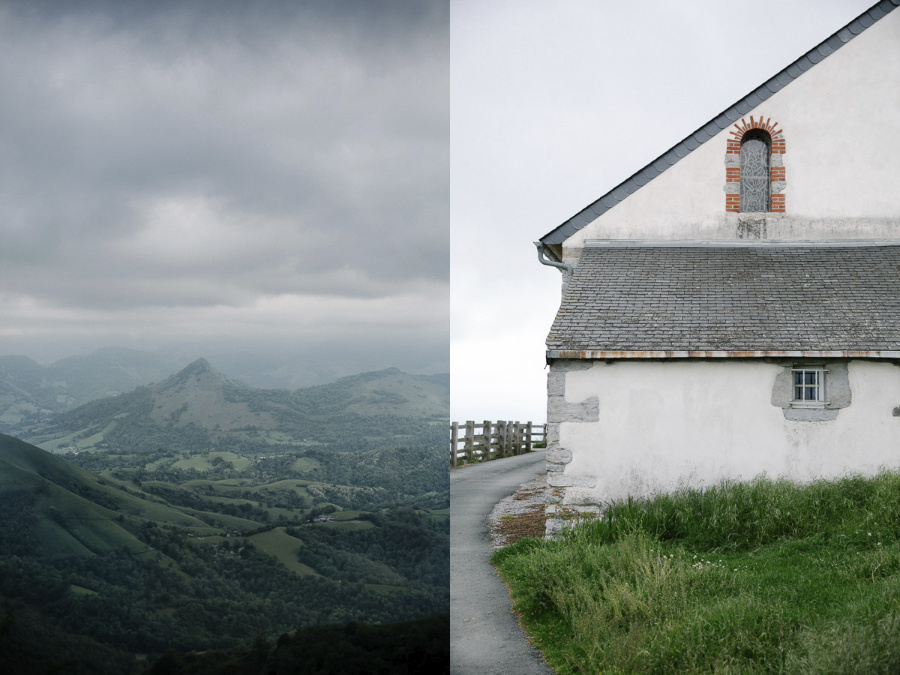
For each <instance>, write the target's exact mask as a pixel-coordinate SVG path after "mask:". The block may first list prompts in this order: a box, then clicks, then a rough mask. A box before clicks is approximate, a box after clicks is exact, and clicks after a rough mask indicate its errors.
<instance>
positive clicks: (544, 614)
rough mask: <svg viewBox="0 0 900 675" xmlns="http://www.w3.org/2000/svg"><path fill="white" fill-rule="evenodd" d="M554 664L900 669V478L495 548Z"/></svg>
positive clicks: (690, 505)
mask: <svg viewBox="0 0 900 675" xmlns="http://www.w3.org/2000/svg"><path fill="white" fill-rule="evenodd" d="M493 562H494V564H495V565H496V566H497V567H498V569H499V570H500V572H501V574H502V575H503V577H504V579H505V580H506V581H507V583H508V584H509V586H510V591H511V594H512V597H513V599H514V602H515V609H516V611H517V612H518V613H519V615H520V618H521V621H522V623H523V625H524V626H525V627H526V629H527V630H528V632H529V635H530V636H531V638H532V641H533V642H534V643H535V645H536V646H537V647H539V648H541V649H543V650H544V654H545V657H546V658H547V660H548V662H549V663H550V664H551V665H553V666H554V668H556V670H557V672H558V673H685V672H696V673H701V672H702V673H707V672H717V673H897V672H900V474H897V473H884V474H881V475H879V476H877V477H875V478H870V479H866V478H862V477H849V478H845V479H842V480H838V481H832V482H827V481H819V482H816V483H813V484H810V485H806V486H796V485H793V484H791V483H789V482H787V481H770V480H762V479H759V480H755V481H753V482H751V483H746V484H742V483H723V484H722V485H719V486H717V487H715V488H712V489H708V490H703V491H689V490H685V491H681V492H679V493H676V494H673V495H669V496H664V497H659V498H657V499H654V500H651V501H646V502H641V501H629V502H626V503H622V504H615V505H610V506H609V508H608V509H607V510H606V512H605V514H604V516H603V517H602V518H598V519H596V520H595V521H593V522H588V523H585V524H583V525H581V526H580V527H578V528H575V529H572V530H569V531H566V532H565V533H564V534H563V535H562V536H561V537H560V538H559V539H557V540H556V541H536V540H524V541H522V542H519V543H518V544H515V545H513V546H511V547H509V548H507V549H504V550H502V551H499V552H498V553H497V554H495V556H494V558H493Z"/></svg>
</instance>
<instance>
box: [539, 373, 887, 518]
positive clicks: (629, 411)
mask: <svg viewBox="0 0 900 675" xmlns="http://www.w3.org/2000/svg"><path fill="white" fill-rule="evenodd" d="M782 370H783V366H780V365H777V364H771V363H760V362H751V361H733V362H728V361H724V362H723V361H719V362H708V361H706V362H704V361H687V362H673V361H669V362H646V361H644V362H638V361H618V362H613V363H611V364H606V363H603V362H597V363H595V364H594V365H593V366H592V367H591V368H590V369H588V370H581V371H578V370H576V371H571V372H568V373H566V381H565V399H566V401H567V402H569V403H573V404H577V403H581V402H583V401H585V400H586V399H588V398H591V397H595V396H596V397H598V399H599V412H600V419H599V421H598V422H563V423H561V424H560V427H559V447H560V448H561V449H562V450H563V451H566V450H569V451H571V452H572V460H571V462H570V463H569V464H567V465H566V467H565V471H564V472H563V473H562V474H560V477H561V478H563V482H566V481H565V479H570V478H572V477H578V478H579V480H578V483H580V484H581V485H585V484H587V485H590V484H591V483H594V485H593V486H592V487H584V486H582V487H567V488H566V489H565V495H564V498H563V500H562V503H563V504H570V505H591V504H604V503H606V502H607V501H609V500H610V499H613V500H615V499H624V498H625V497H627V496H628V495H632V496H639V497H646V496H650V495H652V494H656V493H662V492H669V491H672V490H674V489H676V488H678V487H679V486H681V485H690V486H691V487H703V486H708V485H712V484H715V483H717V482H719V481H720V480H722V479H723V478H733V479H739V480H749V479H751V478H753V477H754V476H757V475H759V474H766V475H768V476H770V477H772V478H777V477H779V476H784V477H787V478H789V479H791V480H795V481H808V480H811V479H814V478H818V477H837V476H841V475H844V474H847V473H853V472H860V473H864V474H872V473H874V472H876V471H878V469H879V468H881V467H894V468H898V467H900V417H894V416H893V415H892V409H893V408H894V407H895V406H898V405H900V367H897V366H894V365H891V364H889V363H882V362H870V361H851V362H850V364H849V367H848V372H849V379H850V388H851V392H852V403H851V404H850V406H849V407H848V408H845V409H842V410H841V411H840V412H839V414H838V416H837V419H835V420H832V421H827V422H791V421H787V420H785V418H784V414H783V412H782V409H781V408H779V407H775V406H773V405H772V403H771V400H772V388H773V385H774V383H775V377H776V375H777V374H778V373H779V372H781V371H782ZM552 478H553V476H552V475H551V479H552Z"/></svg>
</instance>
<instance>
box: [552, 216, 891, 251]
mask: <svg viewBox="0 0 900 675" xmlns="http://www.w3.org/2000/svg"><path fill="white" fill-rule="evenodd" d="M898 224H900V222H898ZM535 244H538V245H539V244H540V242H535ZM584 245H585V247H586V248H587V247H590V248H775V247H777V248H848V247H864V246H900V239H791V240H785V239H585V241H584Z"/></svg>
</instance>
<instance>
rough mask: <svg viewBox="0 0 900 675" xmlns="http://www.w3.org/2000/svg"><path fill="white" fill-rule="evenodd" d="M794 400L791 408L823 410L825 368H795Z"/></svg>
mask: <svg viewBox="0 0 900 675" xmlns="http://www.w3.org/2000/svg"><path fill="white" fill-rule="evenodd" d="M792 372H793V374H794V398H793V399H792V400H791V407H794V408H823V407H825V404H826V403H827V401H826V400H825V373H826V372H827V371H826V370H825V369H824V368H821V367H818V368H817V367H814V366H807V367H805V368H794V369H793V370H792Z"/></svg>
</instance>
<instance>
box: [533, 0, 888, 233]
mask: <svg viewBox="0 0 900 675" xmlns="http://www.w3.org/2000/svg"><path fill="white" fill-rule="evenodd" d="M898 5H900V0H880V1H879V2H877V3H876V4H874V5H872V6H871V7H869V9H867V10H866V11H864V12H863V13H862V14H860V15H859V16H857V17H856V18H855V19H853V20H852V21H850V22H849V23H848V24H847V25H845V26H844V27H842V28H840V29H839V30H837V31H836V32H834V33H833V34H831V35H830V36H828V37H827V38H825V39H824V40H823V41H822V42H820V43H819V44H818V45H816V46H815V47H813V48H812V49H810V50H809V51H808V52H806V53H805V54H803V55H802V56H801V57H800V58H798V59H796V60H795V61H793V62H791V63H790V64H788V66H787V67H785V68H783V69H782V70H780V71H779V72H777V73H776V74H775V75H773V76H772V77H770V78H769V79H768V80H766V81H765V82H763V83H762V84H761V85H759V86H758V87H756V89H754V90H753V91H751V92H750V93H749V94H747V95H746V96H744V97H743V98H741V99H740V100H738V101H737V102H735V103H733V104H732V105H730V106H729V107H728V108H726V109H725V110H723V111H722V112H721V113H719V114H718V115H716V116H715V117H713V118H712V119H711V120H709V121H708V122H707V123H706V124H703V125H701V126H700V128H699V129H697V130H696V131H694V132H692V133H690V134H688V135H687V137H685V138H684V139H683V140H681V141H680V142H678V143H676V144H675V145H673V146H672V147H671V148H669V149H668V150H666V151H665V152H664V153H663V154H661V155H660V156H659V157H657V158H656V159H654V160H653V161H651V162H650V163H649V164H647V165H646V166H644V167H643V168H642V169H639V170H638V171H636V172H635V173H633V174H632V175H631V176H629V177H628V178H626V179H625V180H624V181H622V182H621V183H619V184H618V185H617V186H615V187H614V188H613V189H612V190H610V191H609V192H607V193H606V194H604V195H602V196H601V197H600V198H598V199H596V200H594V201H593V202H591V203H590V204H588V205H587V206H586V207H584V208H583V209H581V210H580V211H579V212H578V213H576V214H575V215H574V216H572V217H571V218H569V219H568V220H566V221H565V222H563V223H562V224H561V225H559V226H557V227H556V228H554V229H553V230H551V231H550V232H548V233H547V234H545V235H544V236H543V237H541V239H540V240H541V242H542V243H544V244H561V243H563V241H565V240H566V239H568V238H569V237H570V236H572V235H573V234H575V233H576V232H578V231H579V230H580V229H581V228H583V227H584V226H585V225H587V224H588V223H590V222H592V221H594V220H595V219H597V218H598V217H599V216H601V215H603V214H604V213H606V212H607V211H609V209H611V208H612V207H613V206H615V205H616V204H618V203H619V202H621V201H623V200H624V199H625V198H626V197H628V196H629V195H631V194H632V193H634V192H637V190H639V189H640V188H642V187H643V186H644V185H646V184H647V183H649V182H650V181H651V180H653V179H654V178H656V177H657V176H659V175H660V174H661V173H663V172H664V171H665V170H666V169H668V168H669V167H670V166H673V165H675V164H676V163H677V162H678V161H679V160H681V159H683V158H684V157H687V156H688V155H689V154H690V153H692V152H693V151H694V150H696V149H697V148H699V147H700V146H701V145H703V144H704V143H706V141H708V140H710V139H711V138H713V137H714V136H716V135H717V134H718V133H719V132H721V131H722V130H724V129H726V128H728V127H729V126H731V125H732V124H733V123H734V122H736V121H738V120H739V119H741V117H743V116H744V115H746V114H747V113H749V112H750V111H751V110H753V109H754V108H755V107H756V106H758V105H759V104H760V103H763V102H764V101H766V100H768V99H769V98H770V97H771V96H772V95H773V94H775V93H776V92H778V91H780V90H781V89H783V88H784V87H785V86H786V85H788V84H790V83H791V82H793V81H794V80H796V79H797V78H798V77H800V76H801V75H802V74H803V73H805V72H806V71H807V70H809V69H810V68H812V67H813V66H815V65H816V64H818V63H819V62H821V61H822V60H823V59H825V58H826V57H828V56H830V55H831V54H833V53H834V52H836V51H837V50H838V49H840V48H841V47H843V46H844V45H845V44H846V43H847V42H849V41H850V40H852V39H853V38H855V37H856V36H857V35H859V34H860V33H862V32H863V31H865V30H866V29H867V28H869V27H870V26H872V25H873V24H875V23H876V22H878V21H879V20H881V19H882V18H884V17H885V16H887V15H888V14H889V13H891V12H892V11H893V10H894V9H896V8H897V6H898Z"/></svg>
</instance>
